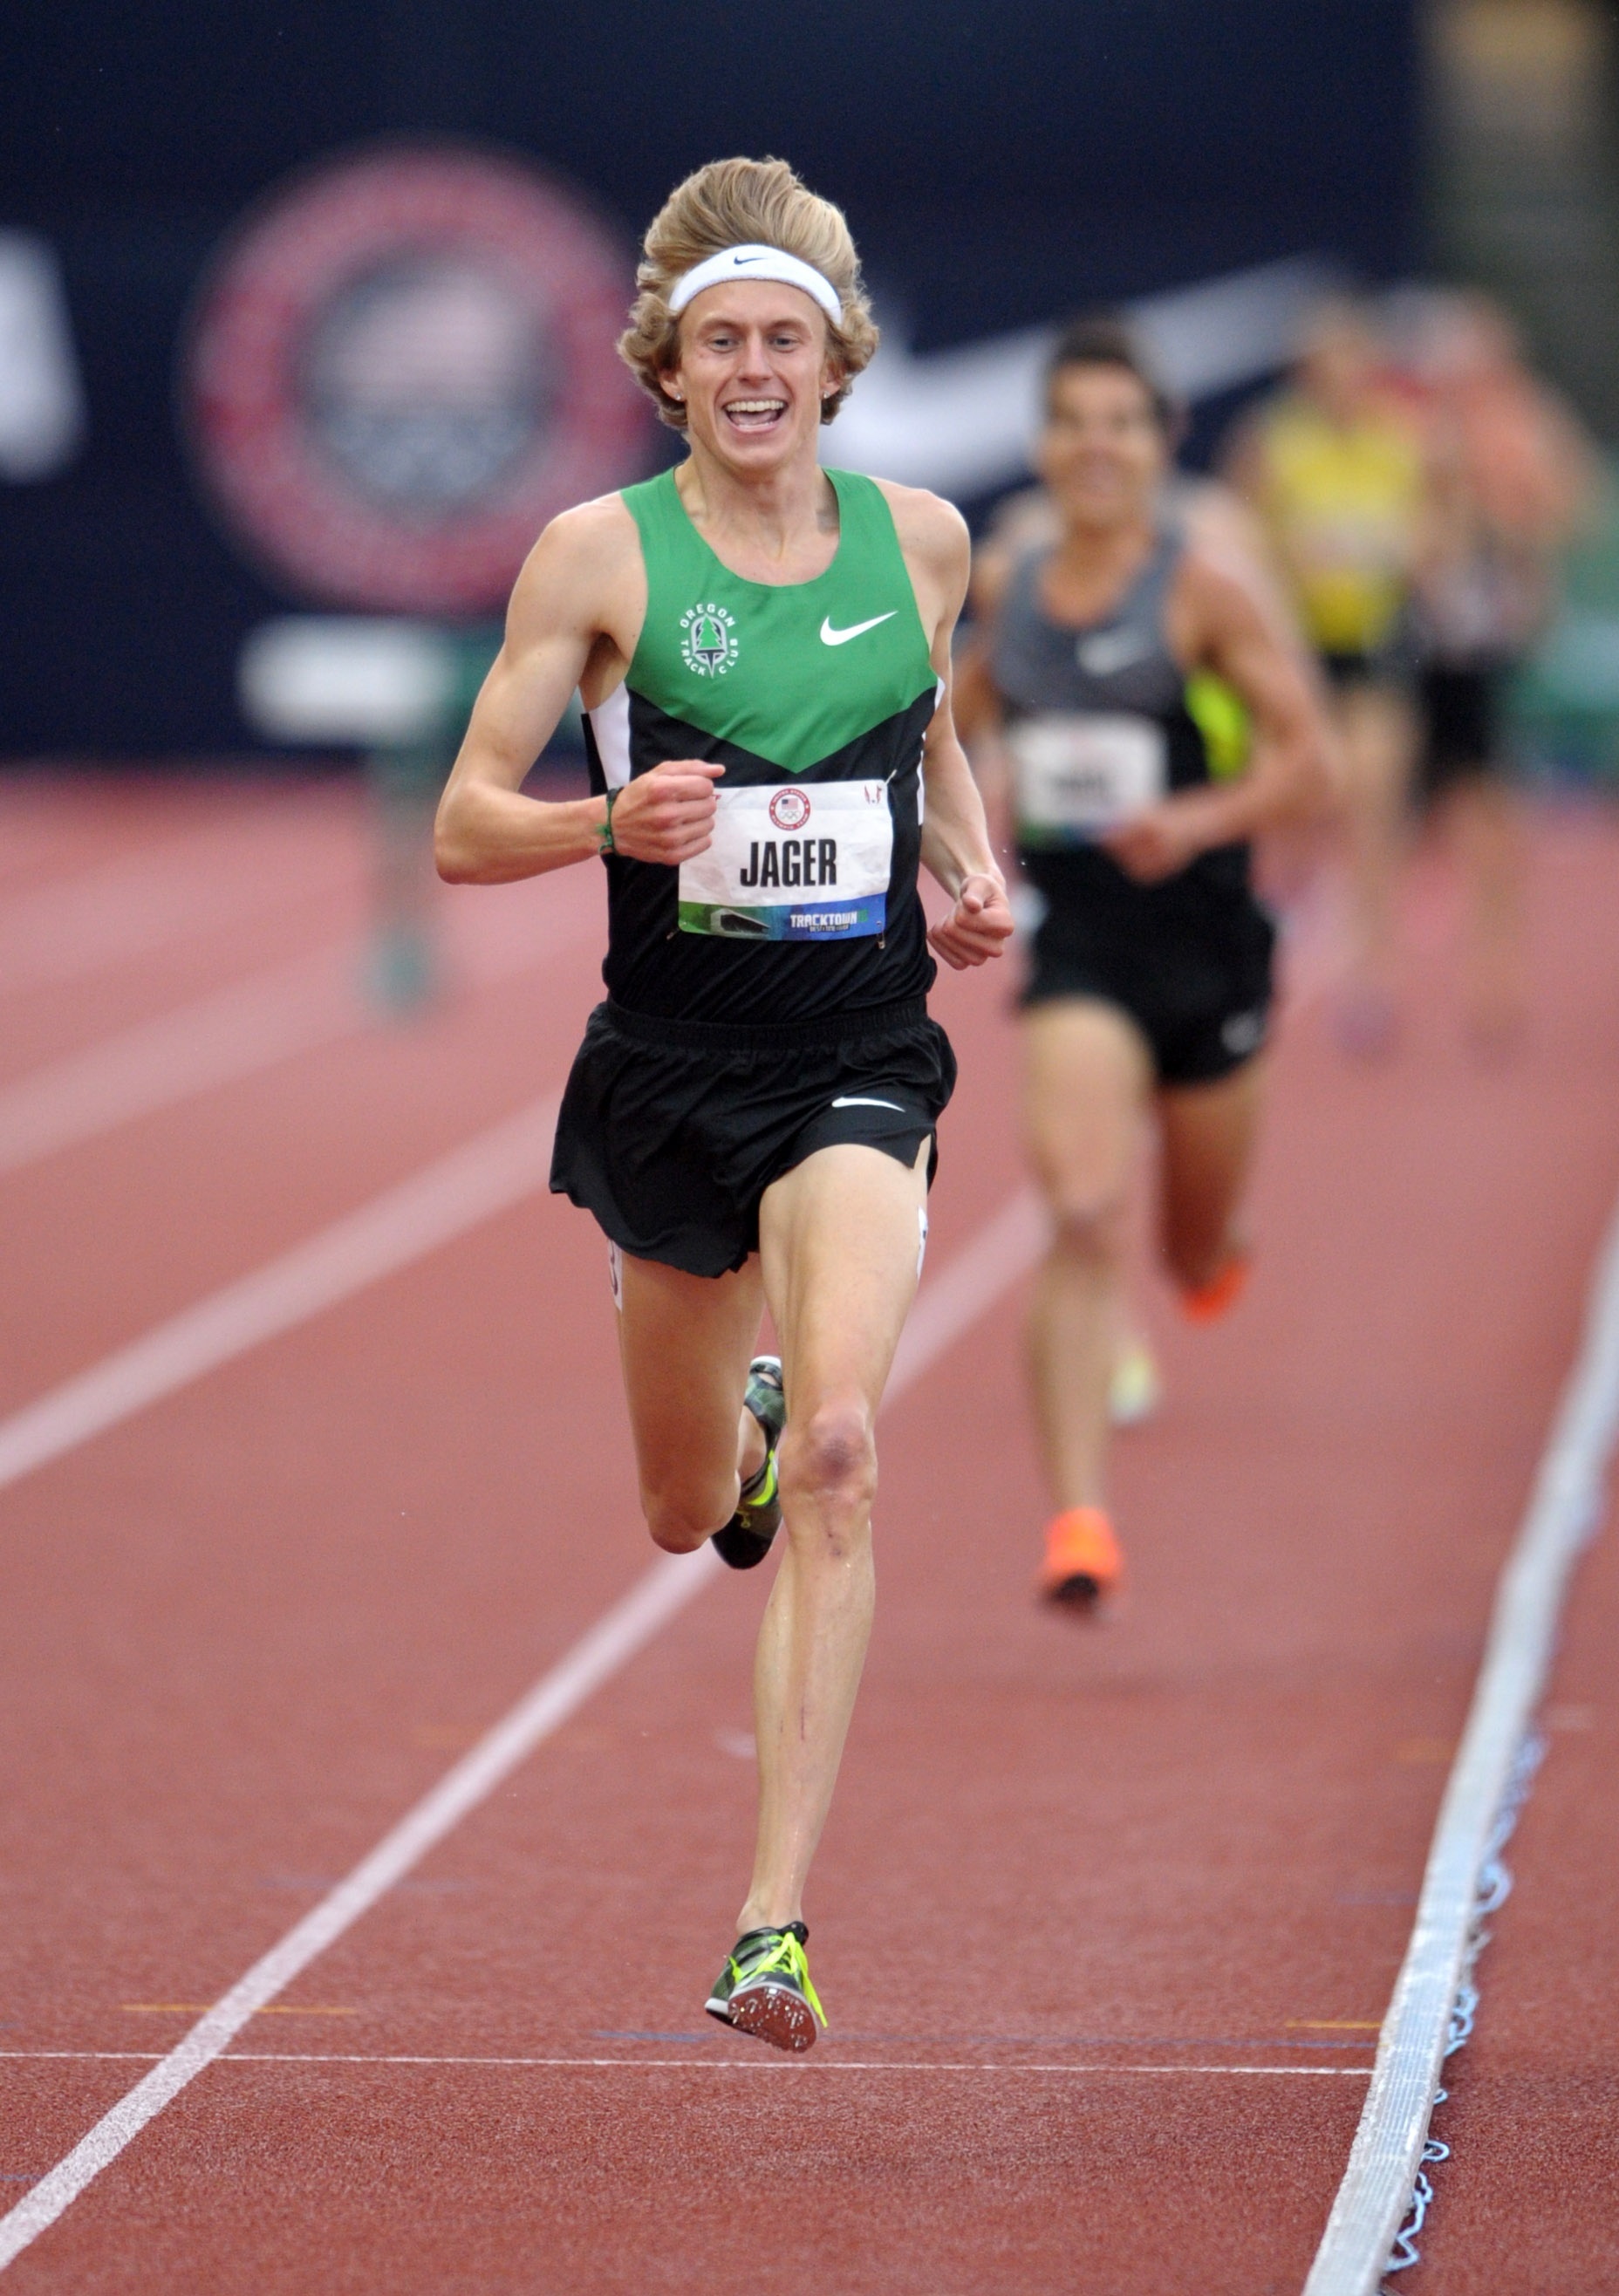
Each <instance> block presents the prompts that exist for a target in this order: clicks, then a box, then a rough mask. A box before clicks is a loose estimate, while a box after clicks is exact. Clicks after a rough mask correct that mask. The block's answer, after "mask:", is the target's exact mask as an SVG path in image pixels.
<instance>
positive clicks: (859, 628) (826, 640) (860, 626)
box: [821, 606, 899, 645]
mask: <svg viewBox="0 0 1619 2296" xmlns="http://www.w3.org/2000/svg"><path fill="white" fill-rule="evenodd" d="M898 611H899V608H898V607H897V606H890V607H889V609H888V611H887V613H886V614H873V615H872V617H871V620H870V621H869V622H855V623H854V624H852V625H851V627H849V628H848V629H846V630H835V629H834V628H833V627H832V618H831V616H830V614H828V615H826V616H825V617H824V618H823V619H822V624H821V643H822V645H847V644H848V642H849V640H850V639H851V638H862V637H864V635H865V634H866V632H867V631H868V630H874V629H875V628H876V627H877V626H878V624H879V622H891V621H892V620H893V619H894V617H895V614H897V613H898Z"/></svg>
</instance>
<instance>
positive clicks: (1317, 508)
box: [1230, 303, 1424, 1051]
mask: <svg viewBox="0 0 1619 2296" xmlns="http://www.w3.org/2000/svg"><path fill="white" fill-rule="evenodd" d="M1230 474H1231V478H1232V480H1233V481H1234V483H1235V484H1236V485H1237V486H1238V488H1239V489H1240V490H1241V492H1242V493H1243V494H1244V495H1245V496H1247V500H1248V501H1249V503H1250V504H1252V506H1253V508H1254V509H1255V512H1257V513H1258V516H1259V518H1260V520H1261V521H1262V522H1263V526H1264V529H1265V531H1266V533H1267V534H1268V536H1269V537H1270V541H1271V548H1272V549H1273V551H1274V552H1275V554H1276V560H1277V563H1278V566H1279V568H1280V571H1281V573H1282V576H1283V578H1284V580H1285V581H1286V583H1287V586H1288V589H1289V590H1290V592H1291V594H1292V597H1293V601H1294V603H1295V605H1296V610H1297V612H1298V615H1299V619H1300V620H1301V622H1302V623H1303V626H1304V634H1305V635H1306V637H1307V638H1308V639H1309V641H1310V644H1311V645H1312V647H1313V648H1314V650H1315V652H1316V654H1317V656H1318V658H1319V660H1320V661H1321V667H1322V668H1323V670H1324V671H1325V673H1326V676H1327V679H1328V683H1329V687H1330V689H1331V697H1332V711H1333V717H1334V720H1335V723H1336V726H1337V734H1338V737H1339V742H1340V755H1341V765H1342V773H1343V786H1344V806H1345V832H1346V840H1347V847H1348V852H1347V860H1348V876H1349V893H1350V903H1351V918H1350V930H1351V947H1350V952H1349V980H1348V983H1347V993H1346V996H1345V1002H1344V1005H1343V1008H1342V1012H1341V1015H1340V1020H1341V1026H1342V1030H1343V1034H1344V1037H1345V1042H1346V1043H1347V1044H1348V1045H1349V1046H1351V1047H1352V1048H1353V1049H1356V1050H1363V1051H1376V1050H1378V1049H1380V1048H1381V1047H1382V1046H1384V1045H1385V1044H1386V1042H1387V1041H1388V1038H1389V1036H1390V1033H1391V1031H1392V1028H1393V1021H1394V1002H1393V991H1392V979H1391V966H1392V956H1393V939H1394V932H1393V903H1394V887H1395V882H1396V878H1397V873H1398V869H1399V862H1400V850H1401V841H1402V832H1403V824H1404V816H1405V804H1406V793H1407V789H1408V785H1409V783H1410V773H1411V765H1412V758H1413V754H1414V744H1415V730H1414V720H1413V716H1412V709H1411V701H1410V663H1409V659H1408V644H1409V630H1408V627H1407V610H1408V606H1409V603H1410V591H1411V584H1412V579H1413V576H1414V572H1415V569H1416V563H1417V557H1418V552H1419V545H1420V537H1421V521H1422V512H1423V496H1424V477H1423V458H1422V451H1421V445H1420V441H1419V437H1418V435H1417V432H1416V430H1415V428H1414V426H1413V425H1412V423H1411V422H1410V419H1409V418H1408V417H1407V415H1406V414H1405V413H1404V411H1403V410H1402V408H1401V407H1400V406H1398V404H1397V403H1396V402H1395V400H1394V398H1393V396H1392V394H1391V393H1389V392H1388V391H1387V390H1386V388H1385V387H1384V383H1383V379H1382V373H1381V346H1380V344H1379V341H1378V336H1377V333H1376V332H1375V330H1374V329H1373V327H1372V325H1371V323H1370V318H1369V317H1368V316H1367V315H1366V314H1365V313H1364V312H1363V311H1361V309H1360V308H1359V307H1356V306H1354V305H1352V304H1347V303H1334V304H1332V305H1329V306H1328V307H1325V308H1323V309H1322V310H1321V311H1320V312H1318V313H1317V315H1316V316H1315V319H1314V321H1313V323H1312V326H1311V328H1310V330H1309V332H1308V333H1307V334H1306V336H1305V339H1304V346H1303V349H1302V352H1301V355H1300V357H1299V361H1298V365H1297V367H1296V371H1295V373H1294V377H1293V380H1292V382H1291V384H1290V385H1289V387H1288V389H1285V390H1284V391H1282V392H1281V393H1280V395H1279V396H1277V397H1276V398H1272V399H1271V400H1270V401H1269V402H1268V404H1267V405H1265V406H1263V408H1262V409H1261V410H1260V412H1259V413H1258V414H1257V415H1256V416H1255V417H1253V418H1252V419H1251V420H1250V421H1249V422H1247V423H1246V424H1245V425H1244V427H1243V428H1242V430H1241V431H1240V432H1239V437H1238V439H1237V443H1236V447H1235V451H1234V453H1233V454H1232V455H1231V462H1230Z"/></svg>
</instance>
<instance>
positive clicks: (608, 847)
mask: <svg viewBox="0 0 1619 2296" xmlns="http://www.w3.org/2000/svg"><path fill="white" fill-rule="evenodd" d="M617 794H618V792H617V790H616V789H610V790H609V791H608V793H607V819H606V820H605V821H604V822H603V823H602V824H601V828H600V829H599V830H598V831H597V832H596V850H597V852H598V853H599V854H600V855H601V858H602V859H603V860H604V861H605V860H606V858H607V857H608V855H609V853H617V850H618V848H617V845H616V844H615V843H614V842H613V800H614V799H616V798H617Z"/></svg>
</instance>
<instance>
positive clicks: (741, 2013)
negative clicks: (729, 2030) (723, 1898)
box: [703, 1922, 826, 2049]
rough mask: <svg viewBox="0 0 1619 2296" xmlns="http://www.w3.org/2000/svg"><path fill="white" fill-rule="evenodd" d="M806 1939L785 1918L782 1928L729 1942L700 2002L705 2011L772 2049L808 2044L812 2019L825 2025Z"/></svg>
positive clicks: (803, 1931) (749, 1933)
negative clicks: (711, 1986)
mask: <svg viewBox="0 0 1619 2296" xmlns="http://www.w3.org/2000/svg"><path fill="white" fill-rule="evenodd" d="M808 1941H809V1931H807V1930H806V1929H805V1926H804V1923H802V1922H789V1923H788V1924H787V1927H786V1928H785V1929H782V1930H748V1931H747V1932H746V1933H745V1934H744V1935H743V1936H741V1937H740V1938H738V1939H737V1941H736V1943H735V1944H734V1945H733V1946H732V1948H731V1958H730V1960H729V1961H728V1962H727V1963H726V1964H725V1966H724V1969H722V1970H721V1972H720V1973H719V1977H718V1979H717V1980H716V1981H715V1988H714V1990H713V1992H712V1993H711V1994H710V1995H709V1996H708V1998H707V2001H706V2002H705V2003H704V2004H703V2006H704V2007H705V2008H706V2009H707V2012H708V2014H709V2015H710V2016H711V2017H717V2018H718V2019H719V2021H720V2022H721V2024H722V2025H734V2026H735V2028H736V2030H737V2031H738V2032H739V2033H751V2034H752V2035H753V2036H754V2038H755V2039H756V2040H759V2041H768V2042H769V2043H770V2045H771V2046H772V2047H773V2048H776V2049H809V2048H813V2047H814V2043H815V2025H816V2021H817V2020H819V2021H820V2022H821V2023H822V2025H824V2024H825V2022H826V2013H825V2012H824V2010H823V2009H822V2006H821V2004H820V2002H819V2001H818V2000H817V1999H816V1998H815V1989H814V1986H813V1985H812V1984H811V1983H810V1973H809V1964H808V1962H807V1961H806V1960H805V1957H804V1948H805V1945H806V1944H807V1943H808Z"/></svg>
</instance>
